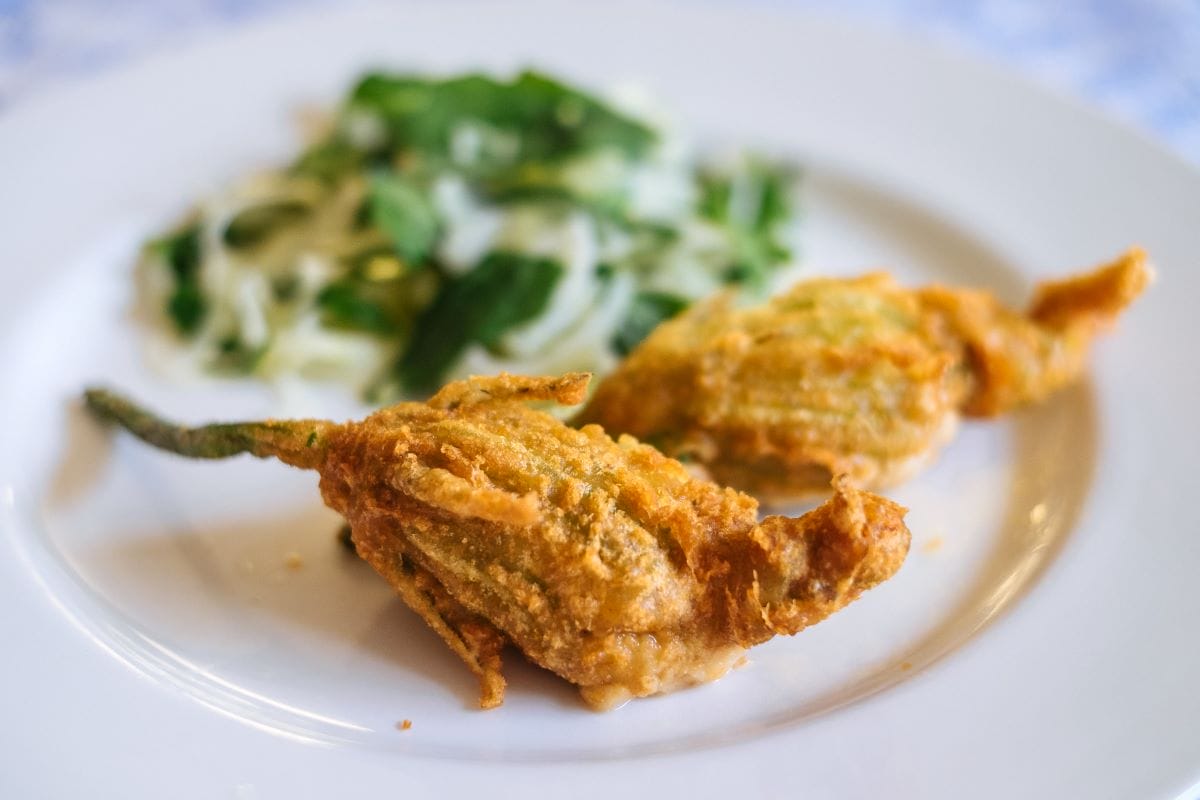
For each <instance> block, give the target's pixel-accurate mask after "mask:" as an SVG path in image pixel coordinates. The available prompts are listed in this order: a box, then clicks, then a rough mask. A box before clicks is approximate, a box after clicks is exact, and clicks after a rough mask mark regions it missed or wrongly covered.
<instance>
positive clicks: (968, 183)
mask: <svg viewBox="0 0 1200 800" xmlns="http://www.w3.org/2000/svg"><path fill="white" fill-rule="evenodd" d="M378 65H386V66H392V67H398V68H406V67H411V68H419V69H423V70H435V71H458V70H463V69H467V68H484V69H492V70H511V69H514V68H517V67H520V66H524V65H532V66H537V67H541V68H545V69H549V70H554V71H559V72H562V73H563V74H565V75H567V76H569V77H571V78H573V79H577V80H579V81H582V82H585V83H586V84H588V85H591V86H595V87H604V86H608V85H612V84H614V83H618V82H625V81H636V82H638V83H640V84H643V85H644V86H646V87H648V88H649V89H650V90H652V91H653V92H654V94H655V95H657V96H658V97H659V98H661V99H662V101H663V102H664V103H665V104H666V105H667V106H669V107H670V108H671V109H674V110H675V111H676V112H677V113H678V115H679V116H680V117H681V118H682V119H683V121H684V122H685V124H687V125H688V126H689V127H691V128H692V129H693V130H695V131H696V132H697V133H698V134H699V135H700V137H701V138H702V139H703V140H707V141H712V142H739V143H745V144H748V145H756V146H759V147H766V148H770V149H772V150H775V151H778V152H782V153H787V154H789V155H791V156H794V157H795V158H796V159H798V160H799V161H801V163H803V165H804V166H805V168H806V178H805V183H804V187H805V188H804V192H805V209H806V212H805V213H806V217H805V223H804V260H805V262H806V264H807V265H808V266H809V268H810V270H811V271H812V272H814V273H816V272H821V273H833V274H849V273H855V272H860V271H863V270H866V269H870V268H879V267H887V268H889V269H892V270H893V271H894V272H895V273H896V274H897V275H898V276H899V277H900V278H901V279H902V280H903V281H906V282H928V281H933V280H940V281H946V282H953V283H959V284H969V285H977V286H981V287H989V288H992V289H993V290H995V291H996V292H997V293H998V294H999V295H1000V296H1001V297H1002V298H1004V299H1006V300H1008V301H1010V302H1013V303H1021V302H1023V301H1024V299H1025V298H1026V297H1027V295H1028V292H1029V291H1030V289H1031V287H1032V285H1033V283H1034V282H1035V281H1036V280H1039V279H1042V278H1046V277H1052V276H1058V275H1062V274H1065V273H1067V272H1070V271H1074V270H1078V269H1083V268H1087V267H1090V266H1092V265H1093V264H1096V263H1098V262H1100V261H1103V260H1106V259H1108V258H1111V257H1113V256H1115V255H1116V254H1117V253H1118V252H1120V251H1121V250H1123V249H1124V248H1125V247H1126V246H1128V245H1130V244H1135V243H1136V244H1141V245H1142V246H1144V247H1145V248H1146V249H1147V250H1148V251H1149V252H1150V254H1151V256H1152V258H1153V260H1154V262H1155V264H1156V265H1157V268H1158V272H1159V280H1158V282H1157V284H1156V285H1155V286H1153V287H1152V289H1151V290H1150V291H1149V293H1148V294H1147V296H1146V297H1144V298H1143V299H1142V300H1141V301H1139V302H1138V303H1137V305H1136V306H1135V307H1134V308H1133V309H1132V310H1131V312H1130V313H1129V314H1128V315H1127V316H1126V317H1125V318H1123V319H1122V321H1121V323H1120V325H1119V328H1118V329H1117V331H1115V332H1114V334H1113V335H1111V336H1109V337H1107V338H1106V339H1105V340H1103V341H1102V342H1101V343H1100V344H1099V346H1098V347H1097V349H1096V352H1095V354H1094V368H1093V369H1092V370H1091V372H1090V375H1089V377H1088V379H1087V380H1086V381H1084V382H1083V383H1081V384H1080V385H1078V386H1076V387H1075V388H1073V389H1071V390H1069V391H1067V392H1064V393H1062V394H1061V395H1059V396H1056V397H1055V398H1054V399H1053V400H1052V401H1050V402H1048V403H1046V404H1044V405H1042V406H1040V407H1037V408H1034V409H1030V410H1028V411H1024V412H1021V413H1018V414H1014V415H1012V416H1009V417H1007V418H1005V419H1002V420H1000V421H997V422H988V423H976V422H971V423H967V424H965V425H964V426H963V429H962V431H961V432H960V435H959V438H958V439H957V440H956V441H955V442H954V443H953V445H952V446H950V447H949V448H948V449H947V450H946V451H945V452H944V453H943V455H942V457H941V458H940V459H939V460H938V462H937V463H936V464H935V465H934V466H933V468H932V469H930V470H929V471H928V472H926V473H924V474H922V475H921V476H920V477H919V478H917V479H916V480H913V481H911V482H910V483H908V484H906V485H904V486H902V487H900V488H898V489H896V490H895V491H894V492H891V493H890V494H891V495H892V496H894V497H895V498H896V499H897V500H899V501H900V502H901V503H903V504H904V505H906V506H908V507H909V508H910V509H911V513H910V515H909V518H908V521H909V525H910V527H911V529H912V531H913V547H912V552H911V554H910V556H909V559H908V561H907V563H906V564H905V566H904V568H903V569H902V570H901V572H900V573H899V574H898V575H897V576H896V577H895V578H894V579H893V580H891V581H889V582H888V583H886V584H885V585H883V586H881V587H879V588H877V589H875V590H873V591H872V592H870V593H869V594H868V595H866V596H865V597H864V598H863V599H862V600H861V601H859V602H858V603H856V604H854V605H852V606H851V607H849V608H848V609H847V610H845V611H844V612H842V613H839V614H837V615H836V616H834V617H832V618H831V619H830V620H828V621H827V622H824V623H822V624H821V625H819V626H817V627H815V628H813V629H811V630H809V631H807V632H805V633H803V634H802V635H800V636H797V637H794V638H790V639H781V640H777V641H773V642H771V643H769V644H767V645H764V646H762V647H759V648H757V649H755V650H754V651H752V654H751V659H750V663H749V664H748V665H747V666H745V667H743V668H741V669H739V670H736V671H735V672H733V673H732V674H730V675H729V676H728V677H726V678H725V679H723V680H721V681H720V682H718V683H716V684H712V685H709V686H705V687H701V688H697V689H693V690H689V691H685V692H680V693H677V694H674V695H671V696H667V697H663V698H653V699H647V700H641V701H636V702H633V703H630V704H628V705H627V706H625V707H624V708H621V709H620V710H618V711H614V712H611V713H607V714H595V713H592V712H589V711H587V710H585V708H584V707H583V706H582V705H581V703H580V702H579V701H578V700H577V698H576V695H575V693H574V691H573V690H572V689H571V687H569V686H568V685H567V684H565V683H563V682H562V681H560V680H558V679H556V678H554V677H552V676H550V675H549V674H547V673H544V672H542V671H540V670H537V669H535V668H532V667H530V666H528V665H524V664H521V663H515V662H519V661H520V659H519V658H516V657H512V658H510V659H509V660H510V661H511V662H514V663H512V667H511V674H510V683H511V688H510V691H509V694H508V697H507V701H506V703H505V705H504V706H503V707H502V708H501V709H499V710H496V711H490V712H480V711H478V710H476V709H475V701H476V685H475V681H474V679H473V678H472V677H471V675H470V674H469V673H468V672H467V670H466V669H465V668H463V667H462V666H461V665H460V664H459V663H458V662H457V661H456V659H455V658H454V656H453V655H451V654H450V652H449V651H448V650H446V649H445V648H444V647H443V646H442V645H441V644H440V643H439V641H438V640H437V639H436V637H435V636H434V635H433V634H432V633H430V632H429V631H428V630H426V629H425V627H424V625H423V624H422V623H420V622H419V621H418V620H417V619H416V617H415V616H414V615H413V614H411V613H410V612H409V611H408V610H407V609H406V608H405V607H404V606H403V604H402V603H401V602H400V601H399V599H398V598H396V597H394V596H393V594H392V592H391V591H390V590H389V588H388V587H387V586H386V585H385V584H384V583H383V582H382V581H381V580H379V579H378V578H377V577H376V576H375V575H374V574H373V573H372V572H371V571H370V569H369V568H367V567H366V566H365V565H364V564H363V563H361V562H359V561H357V560H356V559H354V558H352V557H348V556H346V555H345V554H344V553H343V552H342V551H341V550H340V549H339V548H338V546H337V545H336V544H335V542H334V539H333V534H334V532H335V531H336V528H337V523H338V521H337V518H336V516H335V515H334V514H333V513H332V512H329V511H327V510H325V509H324V508H323V507H322V506H321V504H320V501H319V498H318V495H317V492H316V480H315V477H314V476H313V475H311V474H304V473H300V472H296V471H291V470H287V469H284V468H282V467H281V466H279V465H277V464H269V463H262V462H257V461H253V460H250V459H245V460H236V461H232V462H226V463H222V464H219V465H217V464H212V463H193V462H185V461H183V460H180V459H174V458H171V457H169V456H166V455H163V454H161V453H157V452H153V451H151V450H149V449H148V448H145V447H143V446H140V445H138V444H137V443H135V442H133V441H131V440H130V439H129V437H114V436H111V435H109V434H108V433H107V432H105V431H103V430H101V429H100V428H99V427H98V426H96V425H94V424H93V423H92V422H91V421H90V419H89V418H87V417H86V416H85V415H84V414H83V412H82V410H81V408H80V407H79V404H78V396H79V393H80V390H81V389H82V387H83V386H84V385H86V384H89V383H94V382H97V381H102V382H105V383H108V384H113V385H117V386H121V387H123V388H125V389H127V390H128V391H130V392H131V393H133V394H134V395H136V396H138V397H140V398H142V399H144V400H145V401H146V402H147V403H149V404H151V405H153V406H156V407H158V408H162V409H170V410H172V412H173V414H175V415H177V416H179V417H182V418H187V419H192V420H197V421H198V420H202V419H212V418H226V417H250V416H257V415H265V414H277V415H278V414H284V413H288V414H292V413H305V412H313V413H316V412H321V413H328V414H331V415H333V416H341V417H344V416H348V415H351V414H357V413H359V412H360V411H361V410H362V409H360V408H359V407H358V406H357V405H356V403H355V402H354V401H353V399H352V398H349V397H346V396H340V395H337V394H336V393H332V394H331V393H323V392H322V393H314V394H313V395H312V396H311V397H307V396H306V397H307V399H302V400H299V401H296V400H293V401H292V402H291V403H290V404H289V405H288V406H287V407H281V406H280V405H279V396H278V394H276V393H273V392H271V391H269V390H267V389H265V388H264V387H262V386H258V385H254V384H246V383H220V382H215V381H209V382H201V383H196V382H192V383H188V384H179V383H172V382H170V381H167V380H165V379H164V378H163V377H162V376H161V375H159V374H156V373H155V372H154V371H153V370H152V369H150V368H149V367H148V366H147V362H146V359H145V357H144V352H143V346H142V337H141V336H140V334H139V329H138V326H137V324H136V323H135V321H134V320H133V319H132V317H131V311H130V305H131V298H130V291H131V274H130V272H131V269H132V265H133V263H134V260H135V258H136V254H137V251H138V248H139V246H140V243H141V242H142V241H143V240H144V239H145V238H146V237H147V235H149V234H150V233H151V232H153V231H155V230H157V229H159V228H160V227H161V226H162V225H163V224H164V223H165V222H167V221H169V220H170V219H171V218H172V217H173V216H175V215H176V214H178V213H179V212H181V211H182V210H183V209H184V208H186V206H187V204H188V203H189V201H190V200H192V199H194V198H197V197H199V196H201V195H202V194H204V193H205V192H207V191H211V190H213V189H215V188H217V187H219V186H221V185H223V184H225V183H227V182H229V181H230V180H232V179H234V178H236V177H237V176H239V175H241V174H243V173H244V172H246V171H247V170H251V169H253V168H255V167H259V166H263V165H268V164H272V163H277V162H280V161H282V160H285V159H286V158H287V157H288V156H289V154H291V153H293V152H295V150H296V148H297V147H298V128H297V125H296V124H295V114H296V112H297V110H298V109H300V108H302V107H304V106H306V105H311V104H314V103H315V104H328V103H330V102H332V101H333V100H334V99H335V98H336V97H337V96H338V94H339V92H340V91H341V90H342V89H343V88H344V87H345V86H346V85H347V84H348V83H349V82H350V81H351V80H352V79H353V78H354V77H355V76H356V75H357V74H358V73H359V72H360V71H361V70H363V69H365V68H367V67H370V66H378ZM0 175H3V180H2V181H0V214H2V215H3V219H4V220H5V223H4V231H5V232H4V236H3V237H2V239H0V325H2V328H0V369H2V370H3V372H2V374H3V381H2V382H0V418H2V419H3V420H4V435H3V447H0V525H2V529H0V530H2V535H3V538H2V539H0V609H2V610H0V635H2V641H3V652H4V653H5V656H4V658H3V660H2V661H0V663H2V665H3V666H0V678H2V681H0V709H2V712H0V713H2V715H3V717H4V720H5V724H4V725H3V726H0V751H2V752H3V753H4V757H3V764H4V766H3V768H2V769H0V795H2V796H4V797H37V796H53V797H67V796H82V795H81V793H82V792H86V794H87V796H89V797H179V798H191V797H195V798H212V797H236V798H292V797H304V796H314V795H320V796H332V795H333V794H334V793H335V792H341V791H344V790H346V789H347V788H352V789H353V790H355V792H356V793H357V794H358V795H360V796H397V795H402V796H409V797H412V796H418V797H419V796H432V795H436V796H443V797H453V796H459V795H460V794H462V795H465V793H467V792H479V793H484V792H486V793H488V794H496V795H499V796H507V795H510V794H512V795H515V794H517V793H522V794H526V795H529V794H533V793H535V792H536V793H539V794H540V793H547V792H558V793H563V795H564V796H570V797H606V798H607V797H611V796H613V795H614V793H617V792H626V793H630V792H632V793H634V794H635V795H640V794H656V795H658V794H666V793H670V794H671V795H675V794H678V796H689V795H698V796H719V795H728V794H729V793H732V792H739V793H742V794H741V795H740V796H748V797H760V796H780V797H783V796H787V797H806V798H822V797H837V798H846V797H848V798H858V797H862V798H867V797H870V798H878V797H922V798H962V797H973V798H991V797H996V798H1012V797H1114V798H1174V797H1180V796H1183V797H1187V796H1190V795H1189V794H1188V792H1189V787H1191V786H1192V785H1193V784H1194V783H1195V782H1196V780H1197V778H1198V777H1200V692H1197V691H1196V688H1195V687H1196V676H1197V675H1200V647H1197V645H1196V620H1197V619H1200V591H1197V589H1196V580H1197V576H1198V575H1200V535H1198V534H1200V514H1198V512H1197V508H1200V504H1197V502H1196V493H1197V490H1198V489H1200V486H1198V485H1197V480H1196V478H1195V475H1196V469H1195V456H1196V452H1197V448H1198V446H1200V436H1198V435H1197V433H1198V425H1197V421H1196V420H1197V412H1196V401H1197V399H1200V365H1198V362H1197V356H1196V347H1197V343H1200V315H1197V313H1196V311H1195V305H1196V298H1197V297H1200V270H1197V268H1196V267H1197V257H1198V254H1200V177H1198V176H1197V175H1196V173H1194V172H1192V171H1191V170H1190V169H1189V168H1188V167H1187V166H1185V165H1184V164H1182V163H1181V162H1179V161H1177V160H1175V159H1173V158H1172V157H1170V156H1169V155H1166V154H1164V153H1163V152H1161V151H1159V150H1158V149H1156V148H1155V147H1154V146H1152V145H1150V144H1148V143H1146V142H1144V141H1142V140H1141V139H1140V138H1138V137H1137V136H1136V135H1134V134H1131V133H1129V132H1128V131H1126V130H1124V129H1122V128H1120V127H1117V126H1115V125H1113V124H1111V123H1109V122H1107V121H1105V120H1103V119H1100V118H1098V117H1096V116H1095V115H1093V114H1092V113H1091V112H1089V111H1087V110H1084V109H1081V108H1079V107H1076V106H1075V105H1073V104H1072V103H1070V102H1067V101H1064V100H1062V99H1059V98H1056V97H1053V96H1050V95H1048V94H1045V93H1043V92H1042V91H1040V90H1036V89H1033V88H1030V87H1029V86H1027V85H1025V84H1024V83H1022V82H1020V81H1018V80H1016V79H1014V78H1011V77H1009V76H1008V75H1006V74H1003V73H1001V72H998V71H996V70H994V69H992V68H990V67H988V66H986V65H980V64H976V63H974V62H970V61H967V60H963V59H961V58H959V57H957V56H952V55H946V54H943V53H941V52H938V51H935V50H931V49H928V48H926V47H924V46H922V45H921V44H919V43H915V42H911V41H906V40H900V39H896V38H893V37H892V36H890V35H885V34H882V33H879V32H873V31H864V30H860V29H857V28H854V27H850V26H848V25H846V24H845V23H838V22H834V21H829V20H823V19H813V18H808V17H803V16H796V15H789V14H782V13H772V12H769V11H766V10H764V11H760V12H756V13H748V12H745V11H738V10H735V9H732V8H728V9H721V8H713V7H707V6H697V7H687V8H685V7H683V6H674V5H644V4H633V3H615V4H614V3H609V4H605V5H603V6H602V5H599V4H596V5H591V4H589V5H582V6H578V7H576V6H574V5H572V6H567V5H565V4H550V3H545V4H541V3H535V4H529V3H521V4H507V5H505V4H486V5H484V4H480V5H463V4H457V3H456V4H444V5H433V4H429V5H417V6H411V7H399V8H391V7H389V8H374V7H360V8H355V9H352V10H347V11H338V12H332V11H331V12H324V13H320V14H310V15H299V16H293V17H287V18H285V19H282V20H277V21H274V22H271V23H269V24H267V25H264V26H260V27H252V28H249V29H246V30H243V31H239V32H237V33H234V34H231V35H228V36H226V37H224V38H220V39H217V40H210V41H208V42H205V43H203V44H201V45H198V46H195V47H192V48H188V49H186V50H184V51H181V52H177V53H171V54H165V55H161V56H159V57H157V58H155V59H153V60H150V61H146V62H144V63H142V64H139V65H136V66H134V67H131V68H127V69H125V70H124V71H120V72H114V73H111V74H108V75H105V76H103V77H101V78H98V79H94V80H89V81H81V82H78V83H75V84H72V85H66V86H61V87H57V88H56V89H54V90H53V91H50V92H47V93H46V95H45V96H44V97H40V98H32V99H29V100H28V101H27V102H25V103H24V104H23V105H21V106H19V107H18V108H16V109H14V110H12V111H11V112H9V113H8V114H7V115H6V116H5V117H3V118H0ZM306 404H307V407H306ZM293 552H294V553H298V554H299V555H300V556H301V557H302V559H303V567H302V568H300V569H290V568H288V567H287V566H286V565H285V557H286V556H287V554H289V553H293ZM404 719H408V720H411V721H412V723H413V726H412V728H411V730H400V729H399V728H398V725H397V723H399V722H400V721H401V720H404Z"/></svg>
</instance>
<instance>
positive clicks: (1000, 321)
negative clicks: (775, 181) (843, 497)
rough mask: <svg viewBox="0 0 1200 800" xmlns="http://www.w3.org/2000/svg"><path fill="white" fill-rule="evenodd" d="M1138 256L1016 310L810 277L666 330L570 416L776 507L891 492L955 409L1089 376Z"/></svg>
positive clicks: (953, 292) (1026, 396)
mask: <svg viewBox="0 0 1200 800" xmlns="http://www.w3.org/2000/svg"><path fill="white" fill-rule="evenodd" d="M1150 275H1151V272H1150V269H1149V267H1148V266H1147V264H1146V257H1145V254H1144V253H1143V252H1142V251H1141V250H1137V249H1133V250H1130V251H1129V252H1127V253H1126V254H1125V255H1123V256H1122V257H1121V258H1120V259H1118V260H1117V261H1115V262H1113V263H1111V264H1109V265H1107V266H1104V267H1101V268H1100V269H1098V270H1096V271H1095V272H1092V273H1090V274H1087V275H1082V276H1079V277H1076V278H1072V279H1068V280H1065V281H1060V282H1054V283H1046V284H1043V285H1041V286H1040V287H1039V288H1038V290H1037V293H1036V295H1035V299H1034V302H1033V305H1032V307H1031V309H1030V311H1029V312H1028V313H1027V314H1019V313H1017V312H1014V311H1011V310H1009V309H1007V308H1005V307H1004V306H1002V305H1001V304H1000V303H999V302H998V301H997V300H996V299H995V297H993V296H992V295H991V294H990V293H988V292H985V291H979V290H973V289H961V288H950V287H945V286H930V287H926V288H923V289H916V290H911V289H905V288H903V287H901V286H898V285H897V284H896V283H895V281H893V280H892V278H891V277H890V276H888V275H886V274H883V273H874V274H870V275H866V276H864V277H861V278H854V279H839V278H817V279H813V280H808V281H803V282H801V283H799V284H797V285H796V286H794V287H792V288H791V289H790V290H789V291H787V292H785V293H784V294H782V295H780V296H778V297H775V298H773V299H772V300H770V301H769V302H768V303H766V304H765V305H762V306H758V307H755V308H748V309H739V308H734V307H733V305H732V302H731V298H730V297H728V296H721V297H717V298H715V299H714V300H712V301H709V302H707V303H704V304H701V305H699V306H697V307H695V308H693V309H692V310H690V311H688V312H687V313H685V314H683V315H682V316H680V317H678V318H676V319H674V320H672V321H670V322H667V323H665V324H664V325H661V326H660V327H659V328H657V329H656V330H655V331H654V332H653V333H652V334H651V335H650V337H649V338H647V339H646V341H645V342H643V343H642V344H641V346H639V347H638V348H637V349H636V350H635V351H634V352H633V353H631V354H630V356H629V358H627V359H626V360H625V362H624V363H623V364H622V365H621V366H620V367H619V368H618V369H617V371H616V372H614V373H613V374H612V375H610V376H609V377H608V378H607V379H605V380H604V381H603V382H602V383H601V384H600V386H599V388H598V389H597V390H596V394H595V396H594V397H593V398H592V400H591V402H590V403H588V405H587V407H586V408H585V409H584V410H583V412H582V413H581V414H580V415H579V418H578V421H579V422H580V423H598V424H600V425H602V426H604V428H605V429H606V430H609V431H612V432H614V433H628V434H631V435H634V436H637V437H639V438H641V439H644V440H646V441H649V442H652V443H654V444H656V445H658V446H659V447H661V448H662V449H663V450H664V452H667V453H668V454H671V455H675V456H678V457H680V458H685V459H689V458H690V459H694V460H696V461H698V462H699V463H700V464H702V465H703V466H704V467H705V468H707V470H708V471H709V473H710V474H711V475H712V476H713V478H714V479H715V480H717V481H718V482H719V483H722V484H726V485H729V486H735V487H737V488H739V489H744V490H746V491H749V492H752V493H754V494H755V495H757V496H759V497H762V498H766V499H771V500H788V499H794V498H796V497H800V496H804V495H806V494H809V493H811V492H813V491H819V490H821V489H823V488H824V487H825V486H827V485H828V484H829V479H830V476H831V475H837V474H846V475H848V476H850V478H851V479H852V480H854V481H855V483H856V484H858V485H865V486H871V487H879V486H884V485H888V484H891V483H894V482H895V481H897V480H900V479H902V478H904V477H906V476H907V475H908V474H910V473H911V472H912V471H913V470H914V469H915V468H917V467H919V466H920V465H921V463H922V462H924V461H926V460H928V459H929V457H930V456H931V455H932V454H933V453H934V451H935V449H936V448H937V447H938V446H939V445H940V444H942V443H943V442H944V441H945V440H946V439H948V438H949V437H950V435H951V433H952V432H953V428H954V425H955V423H956V421H957V418H958V415H959V413H965V414H967V415H971V416H994V415H996V414H1000V413H1002V412H1004V411H1007V410H1009V409H1011V408H1013V407H1015V406H1019V405H1021V404H1024V403H1031V402H1037V401H1039V400H1042V399H1043V398H1045V397H1046V396H1047V395H1049V394H1050V393H1051V392H1053V391H1056V390H1057V389H1060V388H1062V387H1063V386H1065V385H1067V384H1069V383H1071V382H1072V381H1074V380H1075V379H1076V378H1078V377H1079V375H1080V374H1081V373H1082V372H1083V370H1084V368H1085V366H1086V358H1087V353H1088V349H1089V345H1090V343H1091V341H1092V339H1093V338H1094V336H1095V335H1096V333H1097V332H1098V331H1100V330H1102V329H1103V328H1105V327H1107V326H1108V325H1109V324H1111V323H1112V321H1113V320H1114V319H1115V318H1116V316H1117V315H1118V314H1119V313H1120V312H1121V311H1122V310H1123V309H1124V308H1125V307H1126V306H1127V305H1128V304H1129V303H1130V302H1132V301H1133V299H1134V298H1136V297H1137V296H1138V295H1139V294H1140V293H1141V292H1142V290H1143V289H1144V288H1145V286H1146V285H1147V283H1148V282H1149V279H1150Z"/></svg>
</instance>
